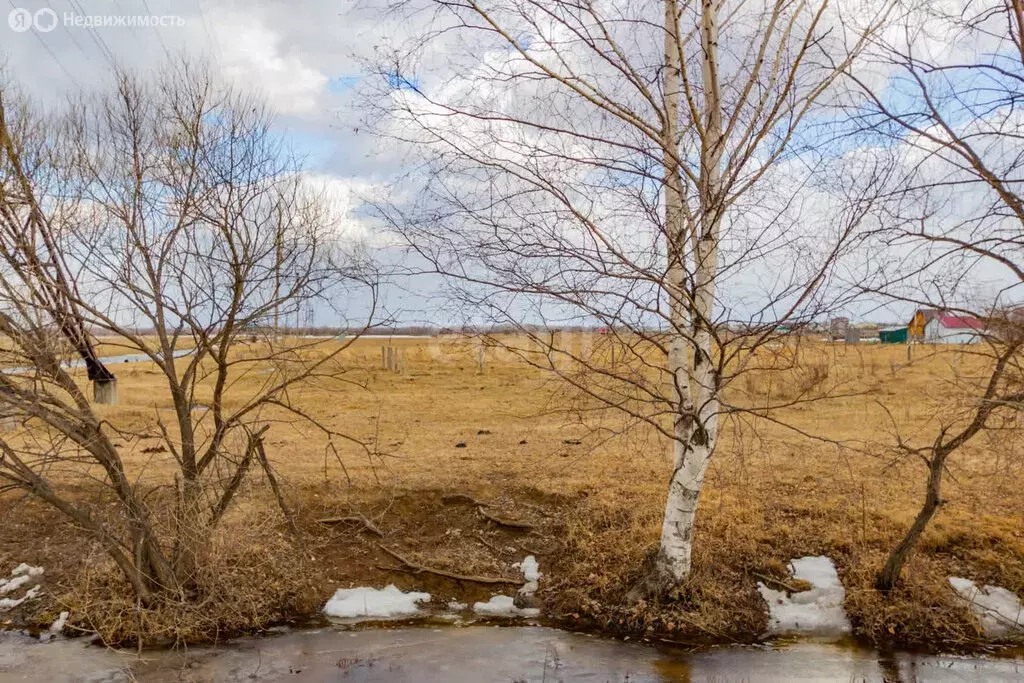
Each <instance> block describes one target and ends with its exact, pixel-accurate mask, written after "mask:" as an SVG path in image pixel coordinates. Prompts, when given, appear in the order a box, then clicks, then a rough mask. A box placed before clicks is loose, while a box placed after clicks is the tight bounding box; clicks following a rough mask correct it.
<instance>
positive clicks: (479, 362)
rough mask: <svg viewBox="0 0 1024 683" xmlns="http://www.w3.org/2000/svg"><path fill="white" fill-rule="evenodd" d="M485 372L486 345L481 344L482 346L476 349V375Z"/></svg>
mask: <svg viewBox="0 0 1024 683" xmlns="http://www.w3.org/2000/svg"><path fill="white" fill-rule="evenodd" d="M483 372H484V344H483V342H480V345H479V346H478V347H477V348H476V374H478V375H482V374H483Z"/></svg>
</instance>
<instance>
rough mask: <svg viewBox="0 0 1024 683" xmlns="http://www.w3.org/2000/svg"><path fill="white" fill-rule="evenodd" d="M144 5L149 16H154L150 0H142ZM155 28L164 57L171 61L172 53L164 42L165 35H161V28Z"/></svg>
mask: <svg viewBox="0 0 1024 683" xmlns="http://www.w3.org/2000/svg"><path fill="white" fill-rule="evenodd" d="M142 6H143V7H145V8H146V13H147V14H148V15H149V16H151V17H152V16H154V14H153V10H151V9H150V8H149V1H148V0H142ZM153 30H154V31H156V39H157V40H158V41H160V47H161V48H162V49H163V51H164V57H167V61H171V53H170V52H168V51H167V45H165V44H164V39H163V36H161V35H160V29H158V28H154V29H153Z"/></svg>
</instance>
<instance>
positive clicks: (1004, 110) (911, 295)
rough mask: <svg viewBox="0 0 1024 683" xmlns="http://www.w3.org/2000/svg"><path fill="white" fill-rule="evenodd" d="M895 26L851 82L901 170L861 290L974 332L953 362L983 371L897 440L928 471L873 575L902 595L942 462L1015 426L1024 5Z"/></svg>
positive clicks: (1008, 3)
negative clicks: (918, 430) (913, 432)
mask: <svg viewBox="0 0 1024 683" xmlns="http://www.w3.org/2000/svg"><path fill="white" fill-rule="evenodd" d="M896 28H898V29H899V30H893V31H892V32H890V33H888V34H886V35H884V36H883V35H877V36H874V37H873V39H872V43H871V45H870V47H869V49H868V50H866V59H867V60H869V61H870V62H871V63H872V66H873V68H872V69H870V70H868V71H867V72H865V73H861V74H851V78H852V79H853V81H854V82H855V83H856V84H857V86H858V89H859V94H860V95H862V96H864V97H865V98H866V99H865V100H861V101H859V102H858V103H857V105H856V106H852V107H851V108H850V110H849V111H850V112H851V114H852V115H853V117H854V118H853V120H854V121H855V122H857V123H858V124H859V126H858V127H859V129H860V130H861V131H866V132H869V133H870V136H871V137H870V138H869V142H870V143H872V145H871V146H872V147H873V149H874V150H875V154H876V155H884V156H887V157H889V158H891V159H892V160H894V162H895V163H894V164H892V166H893V167H894V168H895V169H899V171H898V173H894V175H893V176H892V178H891V182H890V184H889V185H887V186H886V187H885V188H884V192H883V194H882V196H881V197H880V201H879V202H878V203H877V204H876V206H877V207H880V213H879V217H880V219H881V226H880V227H879V229H878V230H877V231H876V232H875V233H874V235H873V238H874V240H875V247H876V249H877V251H876V253H878V254H881V255H882V256H881V257H880V258H878V259H877V260H876V261H875V263H876V265H875V270H874V272H871V273H869V274H868V275H866V276H865V279H864V282H865V283H867V284H866V287H865V289H866V290H867V291H868V292H870V293H872V294H873V295H880V296H885V297H889V298H890V299H893V300H896V301H900V302H903V303H904V304H909V305H913V306H915V307H918V308H934V309H939V310H940V311H944V312H946V313H949V314H951V315H959V316H962V317H964V318H965V319H968V320H977V321H980V322H979V323H978V326H979V329H977V330H974V332H975V334H976V337H977V339H976V341H977V342H978V343H976V344H972V345H971V346H970V347H967V348H966V349H965V350H963V351H962V352H961V353H963V354H965V355H967V356H968V357H969V358H970V359H971V360H972V361H973V363H974V364H975V365H976V366H978V367H980V370H977V369H976V370H975V371H974V373H973V375H974V376H973V377H959V378H958V379H959V380H960V381H957V382H956V383H955V385H953V386H952V387H951V389H950V392H951V394H953V395H955V396H956V398H957V400H956V401H955V402H954V405H953V406H952V407H950V408H948V409H947V411H946V412H945V413H943V414H942V415H940V416H938V418H939V426H938V427H937V429H936V433H935V434H934V435H933V436H924V437H922V438H920V439H918V440H911V441H909V442H908V441H906V440H904V439H902V438H900V439H899V440H898V445H897V451H898V452H899V453H900V454H902V455H903V456H912V457H919V458H921V459H922V461H923V462H924V463H925V464H926V466H927V471H928V479H927V485H926V487H925V489H926V493H925V500H924V502H923V505H922V507H921V510H920V512H919V513H918V515H917V517H916V519H915V520H914V522H913V524H912V525H911V527H910V528H909V529H908V530H907V533H906V535H905V536H904V537H903V538H902V539H901V540H900V542H899V543H898V544H897V545H896V546H895V547H894V548H893V549H892V552H891V553H890V555H889V558H888V560H887V562H886V564H885V566H884V568H883V569H882V570H881V572H880V573H879V575H878V579H877V586H878V588H880V589H882V590H889V589H891V588H893V587H894V586H895V585H896V583H897V582H898V580H899V578H900V574H901V572H902V570H903V567H904V565H905V563H906V561H907V559H908V558H909V556H910V554H911V552H912V550H913V549H914V547H915V545H916V544H917V541H918V540H919V538H920V537H921V534H922V533H923V531H924V530H925V528H926V527H927V525H928V523H929V522H930V520H931V519H932V517H933V516H934V515H935V514H936V512H937V511H938V510H939V509H940V506H941V504H942V502H943V498H942V495H943V494H942V481H943V476H944V473H945V472H946V471H947V468H948V464H949V459H950V457H951V456H952V455H953V454H954V453H956V452H957V451H958V450H960V449H961V448H962V447H963V446H964V445H965V444H967V443H968V442H969V441H971V440H972V439H974V438H975V437H977V436H978V435H979V434H981V433H983V432H984V431H985V430H990V429H993V427H994V426H998V427H1001V426H1003V425H1004V424H1005V422H1006V420H1011V421H1012V415H1013V413H1014V412H1015V411H1018V410H1020V408H1021V407H1022V403H1021V402H1022V400H1024V384H1022V376H1021V372H1020V370H1021V368H1020V360H1021V358H1020V355H1021V354H1020V351H1021V341H1022V337H1021V334H1020V330H1021V322H1022V318H1021V315H1020V310H1019V305H1020V302H1021V298H1020V297H1021V294H1020V292H1021V287H1022V286H1024V256H1022V254H1024V252H1022V248H1024V201H1022V196H1021V192H1020V190H1021V182H1022V180H1024V176H1022V170H1024V165H1022V164H1024V157H1022V155H1021V140H1022V138H1024V119H1022V118H1021V115H1020V112H1019V104H1020V102H1021V101H1022V98H1024V39H1022V32H1024V5H1022V4H1021V2H1020V1H1019V0H992V1H991V2H981V3H973V2H972V3H964V4H963V6H962V7H956V8H950V7H948V6H946V5H937V4H926V5H922V6H921V7H919V8H917V9H916V10H915V11H914V12H913V13H910V14H908V15H907V16H905V17H904V18H903V20H902V21H901V23H900V25H899V26H898V27H896ZM883 38H884V39H883ZM994 422H995V424H994Z"/></svg>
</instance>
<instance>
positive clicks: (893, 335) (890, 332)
mask: <svg viewBox="0 0 1024 683" xmlns="http://www.w3.org/2000/svg"><path fill="white" fill-rule="evenodd" d="M878 340H879V341H880V342H882V343H883V344H906V343H907V328H906V327H890V328H888V329H884V330H879V331H878Z"/></svg>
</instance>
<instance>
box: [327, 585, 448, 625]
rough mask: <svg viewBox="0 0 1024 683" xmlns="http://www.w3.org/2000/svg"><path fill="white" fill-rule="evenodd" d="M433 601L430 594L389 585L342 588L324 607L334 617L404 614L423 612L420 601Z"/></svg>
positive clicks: (396, 615)
mask: <svg viewBox="0 0 1024 683" xmlns="http://www.w3.org/2000/svg"><path fill="white" fill-rule="evenodd" d="M427 600H430V593H417V592H415V591H413V592H409V593H403V592H402V591H400V590H399V589H398V588H397V587H395V586H394V585H391V586H388V587H386V588H380V589H378V588H339V589H338V590H337V591H336V592H335V593H334V596H333V597H332V598H331V599H330V600H328V601H327V604H326V605H325V606H324V613H325V614H327V615H328V616H331V617H340V618H352V617H404V616H411V615H413V614H416V613H417V612H418V611H419V606H418V605H417V603H419V602H426V601H427Z"/></svg>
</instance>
